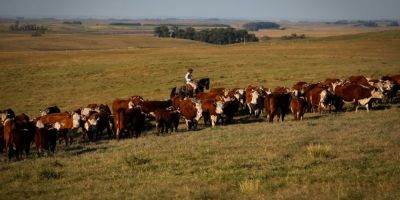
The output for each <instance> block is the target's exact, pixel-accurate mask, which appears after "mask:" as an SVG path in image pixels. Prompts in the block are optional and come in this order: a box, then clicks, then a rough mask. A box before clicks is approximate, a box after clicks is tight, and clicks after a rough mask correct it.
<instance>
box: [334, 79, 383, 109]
mask: <svg viewBox="0 0 400 200" xmlns="http://www.w3.org/2000/svg"><path fill="white" fill-rule="evenodd" d="M335 94H336V95H337V96H339V97H341V98H342V99H343V100H344V102H345V103H353V104H354V107H355V109H356V112H357V111H358V107H359V105H362V106H365V107H366V109H367V112H369V108H368V107H369V103H370V100H371V99H372V98H376V99H382V98H383V94H382V92H381V91H378V90H376V89H369V88H367V87H364V86H362V85H359V84H348V85H343V86H340V85H339V86H336V88H335Z"/></svg>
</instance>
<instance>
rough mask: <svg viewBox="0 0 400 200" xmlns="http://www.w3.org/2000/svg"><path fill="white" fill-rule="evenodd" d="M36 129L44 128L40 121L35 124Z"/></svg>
mask: <svg viewBox="0 0 400 200" xmlns="http://www.w3.org/2000/svg"><path fill="white" fill-rule="evenodd" d="M36 127H37V128H39V129H40V128H44V124H43V122H42V120H38V121H37V122H36Z"/></svg>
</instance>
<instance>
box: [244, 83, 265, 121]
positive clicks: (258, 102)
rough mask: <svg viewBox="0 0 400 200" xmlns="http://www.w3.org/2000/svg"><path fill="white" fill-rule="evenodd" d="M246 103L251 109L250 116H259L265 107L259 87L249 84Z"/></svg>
mask: <svg viewBox="0 0 400 200" xmlns="http://www.w3.org/2000/svg"><path fill="white" fill-rule="evenodd" d="M245 95H246V104H247V107H248V109H249V113H250V116H252V115H254V116H255V117H259V116H260V114H261V112H262V109H263V103H262V102H263V98H262V96H261V91H260V90H259V88H257V87H254V86H251V85H249V86H248V87H247V88H246V91H245Z"/></svg>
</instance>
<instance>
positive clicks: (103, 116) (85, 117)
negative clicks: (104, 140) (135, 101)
mask: <svg viewBox="0 0 400 200" xmlns="http://www.w3.org/2000/svg"><path fill="white" fill-rule="evenodd" d="M81 113H82V114H81V116H82V121H84V125H83V127H84V130H85V131H84V132H85V134H86V135H87V136H88V138H89V140H92V141H93V140H95V139H96V140H98V139H99V138H100V135H101V133H102V132H103V131H104V130H107V133H108V137H109V138H111V137H112V134H113V131H112V130H113V119H112V117H111V110H110V108H109V107H108V106H107V105H104V104H100V105H98V104H89V105H88V106H87V107H86V108H84V109H82V112H81Z"/></svg>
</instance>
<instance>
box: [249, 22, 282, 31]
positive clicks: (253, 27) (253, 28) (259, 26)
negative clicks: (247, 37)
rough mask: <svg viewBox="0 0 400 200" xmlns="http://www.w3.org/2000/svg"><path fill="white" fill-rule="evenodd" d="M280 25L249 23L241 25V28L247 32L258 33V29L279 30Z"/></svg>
mask: <svg viewBox="0 0 400 200" xmlns="http://www.w3.org/2000/svg"><path fill="white" fill-rule="evenodd" d="M280 27H281V26H280V25H279V24H277V23H274V22H250V23H247V24H244V25H243V28H244V29H246V30H249V31H258V30H259V29H280Z"/></svg>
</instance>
